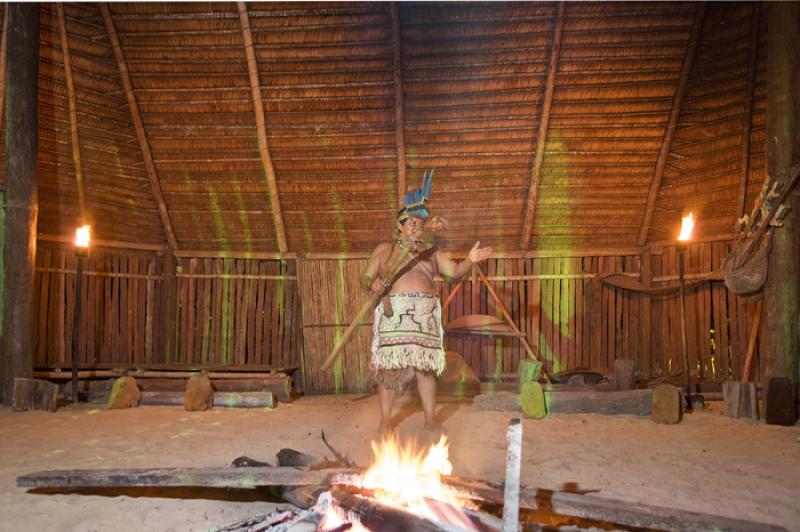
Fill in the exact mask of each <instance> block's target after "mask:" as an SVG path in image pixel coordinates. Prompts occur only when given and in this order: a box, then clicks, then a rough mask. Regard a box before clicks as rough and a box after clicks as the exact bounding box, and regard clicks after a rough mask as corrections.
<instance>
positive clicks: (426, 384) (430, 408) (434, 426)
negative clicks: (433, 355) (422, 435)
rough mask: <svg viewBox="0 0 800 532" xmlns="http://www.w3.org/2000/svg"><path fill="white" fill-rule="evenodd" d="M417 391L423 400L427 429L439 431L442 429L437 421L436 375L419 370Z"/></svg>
mask: <svg viewBox="0 0 800 532" xmlns="http://www.w3.org/2000/svg"><path fill="white" fill-rule="evenodd" d="M417 392H418V393H419V398H420V401H422V410H423V412H424V413H425V430H429V431H432V432H439V431H441V430H442V427H441V425H439V422H438V421H436V377H434V376H433V375H431V374H430V373H427V374H426V373H423V372H421V371H418V372H417Z"/></svg>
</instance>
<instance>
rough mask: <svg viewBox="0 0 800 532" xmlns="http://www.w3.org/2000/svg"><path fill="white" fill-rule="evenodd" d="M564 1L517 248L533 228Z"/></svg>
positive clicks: (556, 24) (525, 245)
mask: <svg viewBox="0 0 800 532" xmlns="http://www.w3.org/2000/svg"><path fill="white" fill-rule="evenodd" d="M565 12H566V3H565V2H559V4H558V12H557V13H556V19H555V22H554V24H553V43H552V46H551V47H550V63H549V64H548V66H547V81H546V82H545V89H544V101H543V102H542V116H541V119H540V120H539V133H538V134H537V137H536V155H535V156H534V160H533V167H532V169H531V182H530V187H529V188H528V200H527V202H526V204H525V218H524V221H523V222H522V237H521V238H520V241H519V249H527V248H528V243H529V242H530V239H531V231H532V230H533V216H534V214H535V212H536V198H537V196H538V192H539V179H540V177H541V173H542V163H543V162H544V148H545V144H546V143H547V130H548V128H549V126H550V109H551V108H552V105H553V92H554V91H555V84H556V74H557V72H558V59H559V56H560V55H561V33H562V31H563V29H564V13H565Z"/></svg>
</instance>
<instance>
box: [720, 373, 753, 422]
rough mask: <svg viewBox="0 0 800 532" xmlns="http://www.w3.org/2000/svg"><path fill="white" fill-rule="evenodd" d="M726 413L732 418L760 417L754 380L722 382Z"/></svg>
mask: <svg viewBox="0 0 800 532" xmlns="http://www.w3.org/2000/svg"><path fill="white" fill-rule="evenodd" d="M722 399H723V400H724V401H725V415H726V416H728V417H732V418H740V417H743V418H747V419H758V395H757V390H756V385H755V383H753V382H736V381H728V382H723V383H722Z"/></svg>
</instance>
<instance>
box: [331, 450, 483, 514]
mask: <svg viewBox="0 0 800 532" xmlns="http://www.w3.org/2000/svg"><path fill="white" fill-rule="evenodd" d="M372 452H373V455H374V460H373V464H372V466H370V468H369V469H368V470H367V471H366V472H365V473H364V475H363V476H362V477H361V479H360V480H361V483H360V486H359V487H360V488H362V489H364V490H369V491H371V492H372V497H373V498H374V499H375V500H377V501H379V502H381V503H382V504H386V505H387V506H393V507H395V508H399V509H401V510H405V511H406V512H409V513H412V514H415V515H418V516H421V517H424V518H427V519H430V520H432V521H434V522H436V521H438V522H446V523H448V524H451V525H456V526H458V527H461V528H463V529H466V530H475V529H476V528H475V525H474V524H473V523H472V521H471V520H470V519H469V517H468V516H467V515H466V514H465V513H464V512H463V511H462V508H464V507H467V506H468V505H469V504H468V501H467V500H465V499H461V498H459V497H458V496H456V495H455V493H453V491H452V490H449V489H448V487H447V486H446V485H444V484H443V483H442V481H441V477H442V475H449V474H450V473H451V472H452V470H453V466H452V464H451V463H450V460H449V457H448V445H447V438H446V437H445V436H442V437H441V439H440V440H439V442H438V443H436V444H435V445H432V446H431V447H430V448H428V449H427V452H425V449H423V450H422V451H417V450H416V449H415V448H414V447H413V446H408V447H405V448H403V447H402V446H401V445H400V443H399V442H398V441H397V440H396V439H395V438H394V437H393V436H390V437H388V438H385V439H383V440H382V441H380V442H374V441H373V442H372ZM442 503H444V504H442ZM332 514H333V515H332ZM329 518H330V521H329ZM341 519H343V515H342V513H341V512H340V513H338V515H336V512H335V511H333V512H332V511H328V513H327V514H326V520H325V521H326V522H325V527H324V529H325V530H330V529H332V528H335V527H336V525H335V524H334V523H337V522H338V524H339V525H341V524H342V523H341V521H337V520H341ZM351 522H352V521H351ZM353 524H354V525H355V523H353ZM332 525H333V526H332ZM351 530H366V529H364V528H363V526H362V525H360V524H358V527H357V528H351Z"/></svg>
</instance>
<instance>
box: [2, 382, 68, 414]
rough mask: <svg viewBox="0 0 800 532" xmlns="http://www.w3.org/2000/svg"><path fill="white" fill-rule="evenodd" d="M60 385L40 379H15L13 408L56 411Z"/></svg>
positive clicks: (23, 410)
mask: <svg viewBox="0 0 800 532" xmlns="http://www.w3.org/2000/svg"><path fill="white" fill-rule="evenodd" d="M57 402H58V385H56V384H53V383H52V382H48V381H43V380H39V379H26V378H22V377H17V378H16V379H14V394H13V398H12V401H11V408H12V410H14V412H25V411H27V410H47V411H49V412H55V411H56V407H57V406H58V404H57Z"/></svg>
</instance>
